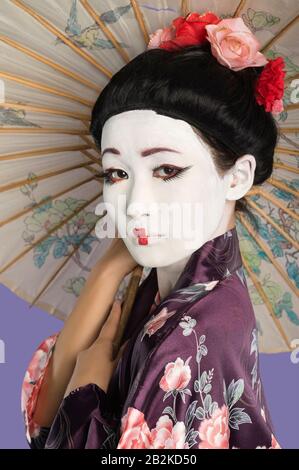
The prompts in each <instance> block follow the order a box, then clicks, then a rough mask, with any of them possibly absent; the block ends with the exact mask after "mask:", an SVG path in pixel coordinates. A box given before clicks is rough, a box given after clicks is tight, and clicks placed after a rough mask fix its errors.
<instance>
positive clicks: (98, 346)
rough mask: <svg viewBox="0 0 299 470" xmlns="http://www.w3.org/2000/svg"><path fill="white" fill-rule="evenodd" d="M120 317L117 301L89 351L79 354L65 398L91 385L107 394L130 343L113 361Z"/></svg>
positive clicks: (121, 349)
mask: <svg viewBox="0 0 299 470" xmlns="http://www.w3.org/2000/svg"><path fill="white" fill-rule="evenodd" d="M120 317H121V303H120V301H119V300H116V301H114V303H113V305H112V309H111V311H110V313H109V315H108V317H107V320H106V322H105V323H104V325H103V326H102V329H101V332H100V334H99V336H98V338H97V339H96V340H95V341H94V343H93V344H92V345H91V346H90V347H89V348H88V349H85V350H83V351H81V352H80V353H79V354H78V356H77V362H76V365H75V368H74V372H73V375H72V377H71V380H70V382H69V383H68V386H67V389H66V392H65V394H64V397H66V396H67V395H68V394H69V393H70V392H71V391H72V390H74V389H76V388H78V387H82V386H84V385H87V384H89V383H95V384H97V385H98V386H99V387H100V388H101V389H102V390H104V392H107V389H108V385H109V382H110V379H111V377H112V374H113V371H114V369H115V367H116V366H117V363H118V361H119V359H120V357H121V355H122V352H123V350H124V348H125V346H126V345H127V342H128V341H126V342H125V343H124V344H123V345H122V346H121V348H120V349H119V352H118V354H117V356H116V357H115V359H113V354H114V344H113V342H114V341H115V340H116V336H117V331H118V325H119V320H120Z"/></svg>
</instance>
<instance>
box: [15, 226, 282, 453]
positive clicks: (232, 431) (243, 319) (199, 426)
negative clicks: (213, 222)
mask: <svg viewBox="0 0 299 470" xmlns="http://www.w3.org/2000/svg"><path fill="white" fill-rule="evenodd" d="M58 334H59V333H57V334H55V335H53V336H51V337H49V338H47V339H46V340H45V341H44V342H43V343H42V344H41V345H40V346H39V348H38V349H37V351H36V352H35V355H34V356H33V358H32V361H31V363H30V365H29V367H28V370H27V371H26V375H25V378H24V383H23V390H22V409H23V414H24V420H25V427H26V436H27V440H28V443H29V446H30V447H31V448H47V449H57V448H80V449H81V448H85V449H100V448H101V449H116V448H118V449H122V448H125V449H133V448H146V449H207V448H208V449H211V448H212V449H222V448H224V449H226V448H242V449H243V448H249V449H255V448H271V449H274V448H280V446H279V444H278V442H277V440H276V438H275V436H274V434H273V432H274V431H273V425H272V422H271V418H270V415H269V411H268V408H267V404H266V401H265V396H264V391H263V386H262V382H261V378H260V372H259V361H258V342H257V327H256V321H255V315H254V311H253V307H252V303H251V300H250V297H249V293H248V288H247V284H246V280H245V277H244V272H243V268H242V260H241V254H240V248H239V240H238V235H237V230H236V227H235V228H233V229H231V230H228V231H227V232H226V233H224V234H223V235H220V236H218V237H215V238H214V239H213V240H210V241H208V242H206V243H205V244H204V245H203V246H201V247H200V248H198V249H197V250H196V251H194V252H193V253H192V254H191V256H190V258H189V260H188V262H187V264H186V266H185V268H184V269H183V271H182V273H181V275H180V277H179V279H178V280H177V283H176V285H175V287H174V288H173V290H172V291H171V293H170V294H169V295H168V296H166V297H165V298H164V299H163V301H162V302H161V301H160V293H159V289H158V284H157V273H156V268H152V269H151V271H150V273H149V275H148V276H147V277H146V278H145V279H144V280H143V282H142V283H141V284H140V286H139V288H138V291H137V295H136V299H135V302H134V305H133V310H132V312H131V316H130V319H129V322H128V324H127V327H126V330H125V335H124V341H125V340H126V339H129V338H130V340H129V342H128V344H127V346H126V348H125V350H124V352H123V355H122V357H121V359H120V361H119V362H118V364H117V367H116V369H115V370H114V373H113V376H112V379H111V381H110V384H109V387H108V390H107V393H105V392H104V391H103V390H102V389H101V388H100V387H99V386H98V385H96V384H93V383H91V384H88V385H85V386H82V387H79V388H78V389H76V390H73V391H72V392H71V393H70V394H69V395H68V396H66V397H65V398H64V399H63V401H62V403H61V405H60V408H59V410H58V412H57V415H56V417H55V419H54V422H53V424H52V426H51V428H46V427H40V426H39V425H38V424H37V423H35V422H34V420H33V412H34V408H35V404H36V398H37V396H38V391H39V389H40V386H41V383H42V380H43V376H44V372H45V369H46V367H47V364H48V362H49V358H50V356H51V354H52V351H53V348H54V347H55V341H56V339H57V336H58Z"/></svg>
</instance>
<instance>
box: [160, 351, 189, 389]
mask: <svg viewBox="0 0 299 470" xmlns="http://www.w3.org/2000/svg"><path fill="white" fill-rule="evenodd" d="M190 359H191V356H190V357H189V358H188V359H187V360H186V362H184V361H183V360H182V359H181V358H180V357H178V358H177V359H176V361H175V362H169V363H168V364H167V365H166V367H165V372H164V375H163V377H162V379H161V380H160V383H159V385H160V388H162V390H164V392H171V391H174V390H178V391H182V390H184V389H185V388H186V387H187V385H188V383H189V382H190V379H191V369H190V366H189V362H190Z"/></svg>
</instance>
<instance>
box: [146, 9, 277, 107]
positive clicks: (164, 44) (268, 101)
mask: <svg viewBox="0 0 299 470" xmlns="http://www.w3.org/2000/svg"><path fill="white" fill-rule="evenodd" d="M207 41H209V42H210V44H211V53H212V54H213V56H214V57H215V58H216V59H217V60H218V62H219V63H220V64H221V65H224V66H225V67H229V68H230V69H232V70H234V71H238V70H242V69H244V68H247V67H259V66H264V69H263V71H262V73H261V74H260V75H259V77H258V79H257V80H256V84H255V97H256V101H257V103H258V104H259V105H262V106H264V108H265V110H266V111H267V112H272V113H273V114H279V113H280V112H281V111H283V100H282V98H283V94H284V76H285V74H286V72H285V71H284V70H283V67H284V66H285V63H284V59H283V58H282V57H277V58H276V59H273V60H268V59H267V58H266V57H265V56H264V55H263V54H262V53H261V52H259V49H260V46H261V45H260V43H259V41H258V40H257V38H256V37H255V36H254V35H253V34H252V32H251V31H250V29H249V28H247V26H246V25H245V23H244V22H243V20H242V18H227V19H224V20H221V19H220V18H219V17H218V16H217V15H215V14H214V13H212V12H210V11H209V12H206V13H204V14H202V15H199V14H198V13H196V12H193V13H188V15H186V16H185V17H183V16H179V17H178V18H175V19H174V20H173V21H172V23H171V26H170V27H166V28H164V29H158V30H157V31H155V32H154V33H152V34H150V41H149V43H148V46H147V49H154V48H160V49H166V50H168V51H174V50H176V49H179V48H182V47H185V46H191V45H200V44H203V43H204V42H207Z"/></svg>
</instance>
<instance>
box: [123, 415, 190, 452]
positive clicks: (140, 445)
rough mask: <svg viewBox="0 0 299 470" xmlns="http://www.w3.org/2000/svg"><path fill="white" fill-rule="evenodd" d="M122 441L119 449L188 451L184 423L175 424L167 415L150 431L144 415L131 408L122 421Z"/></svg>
mask: <svg viewBox="0 0 299 470" xmlns="http://www.w3.org/2000/svg"><path fill="white" fill-rule="evenodd" d="M121 434H122V435H121V439H120V441H119V443H118V446H117V448H118V449H188V448H189V446H188V444H187V443H186V442H185V437H186V430H185V424H184V423H183V422H177V423H176V424H175V425H173V422H172V421H171V419H170V418H169V417H168V416H167V415H163V416H161V417H160V418H159V419H158V421H157V423H156V427H155V428H153V429H152V430H150V429H149V427H148V424H147V423H146V421H145V418H144V414H143V413H142V412H141V411H139V410H137V409H136V408H133V407H129V408H128V411H127V413H126V414H125V415H124V416H123V417H122V420H121Z"/></svg>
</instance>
